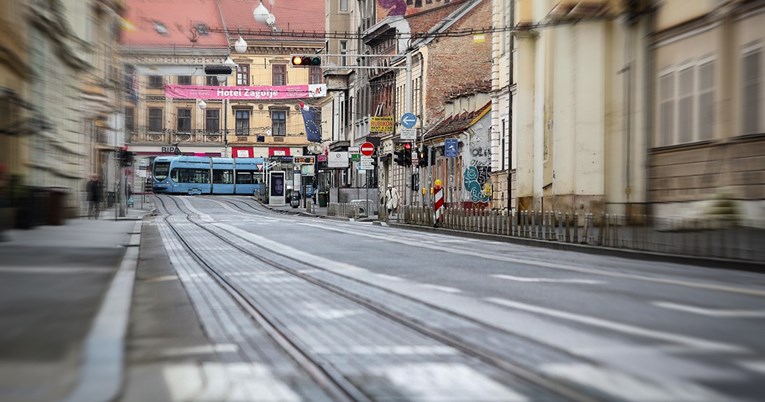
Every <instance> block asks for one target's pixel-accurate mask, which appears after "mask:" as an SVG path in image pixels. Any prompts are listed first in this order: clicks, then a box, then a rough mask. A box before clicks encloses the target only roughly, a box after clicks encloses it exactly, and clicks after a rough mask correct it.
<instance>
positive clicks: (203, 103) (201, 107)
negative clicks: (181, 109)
mask: <svg viewBox="0 0 765 402" xmlns="http://www.w3.org/2000/svg"><path fill="white" fill-rule="evenodd" d="M197 106H199V109H201V110H205V109H207V102H205V101H204V99H200V100H199V103H197Z"/></svg>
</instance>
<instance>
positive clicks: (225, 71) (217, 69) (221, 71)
mask: <svg viewBox="0 0 765 402" xmlns="http://www.w3.org/2000/svg"><path fill="white" fill-rule="evenodd" d="M205 74H207V75H231V67H229V66H224V65H219V66H205Z"/></svg>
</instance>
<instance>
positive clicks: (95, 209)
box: [86, 174, 101, 219]
mask: <svg viewBox="0 0 765 402" xmlns="http://www.w3.org/2000/svg"><path fill="white" fill-rule="evenodd" d="M86 190H87V192H88V219H98V217H99V215H101V181H100V180H99V179H98V175H95V174H94V175H91V176H90V180H89V181H88V184H87V187H86Z"/></svg>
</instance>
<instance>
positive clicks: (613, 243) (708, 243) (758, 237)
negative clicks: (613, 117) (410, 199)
mask: <svg viewBox="0 0 765 402" xmlns="http://www.w3.org/2000/svg"><path fill="white" fill-rule="evenodd" d="M443 212H444V214H443V218H442V219H441V221H440V222H439V223H438V225H437V226H438V227H441V228H445V229H452V230H459V231H468V232H476V233H484V234H491V235H500V236H510V237H517V238H526V239H536V240H542V241H551V242H563V243H572V244H584V245H592V246H600V247H610V248H619V249H630V250H640V251H649V252H658V253H666V254H676V255H686V256H694V257H706V258H723V259H736V260H746V261H755V262H763V261H765V247H762V245H763V244H765V230H763V229H759V228H756V227H754V226H753V225H747V224H746V222H735V221H732V220H727V219H725V218H697V219H691V218H660V217H652V216H647V215H641V216H631V217H629V218H627V217H625V216H623V215H613V214H599V215H594V214H592V213H587V214H577V213H568V212H558V211H510V212H508V211H507V210H486V209H465V208H444V211H443ZM392 219H394V222H396V223H403V224H408V225H420V226H436V225H435V222H434V215H433V209H432V208H430V207H419V206H401V207H399V214H397V215H395V217H394V218H392Z"/></svg>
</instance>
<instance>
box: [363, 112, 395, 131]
mask: <svg viewBox="0 0 765 402" xmlns="http://www.w3.org/2000/svg"><path fill="white" fill-rule="evenodd" d="M369 132H371V133H388V134H389V133H392V132H393V116H373V117H371V118H370V119H369Z"/></svg>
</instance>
